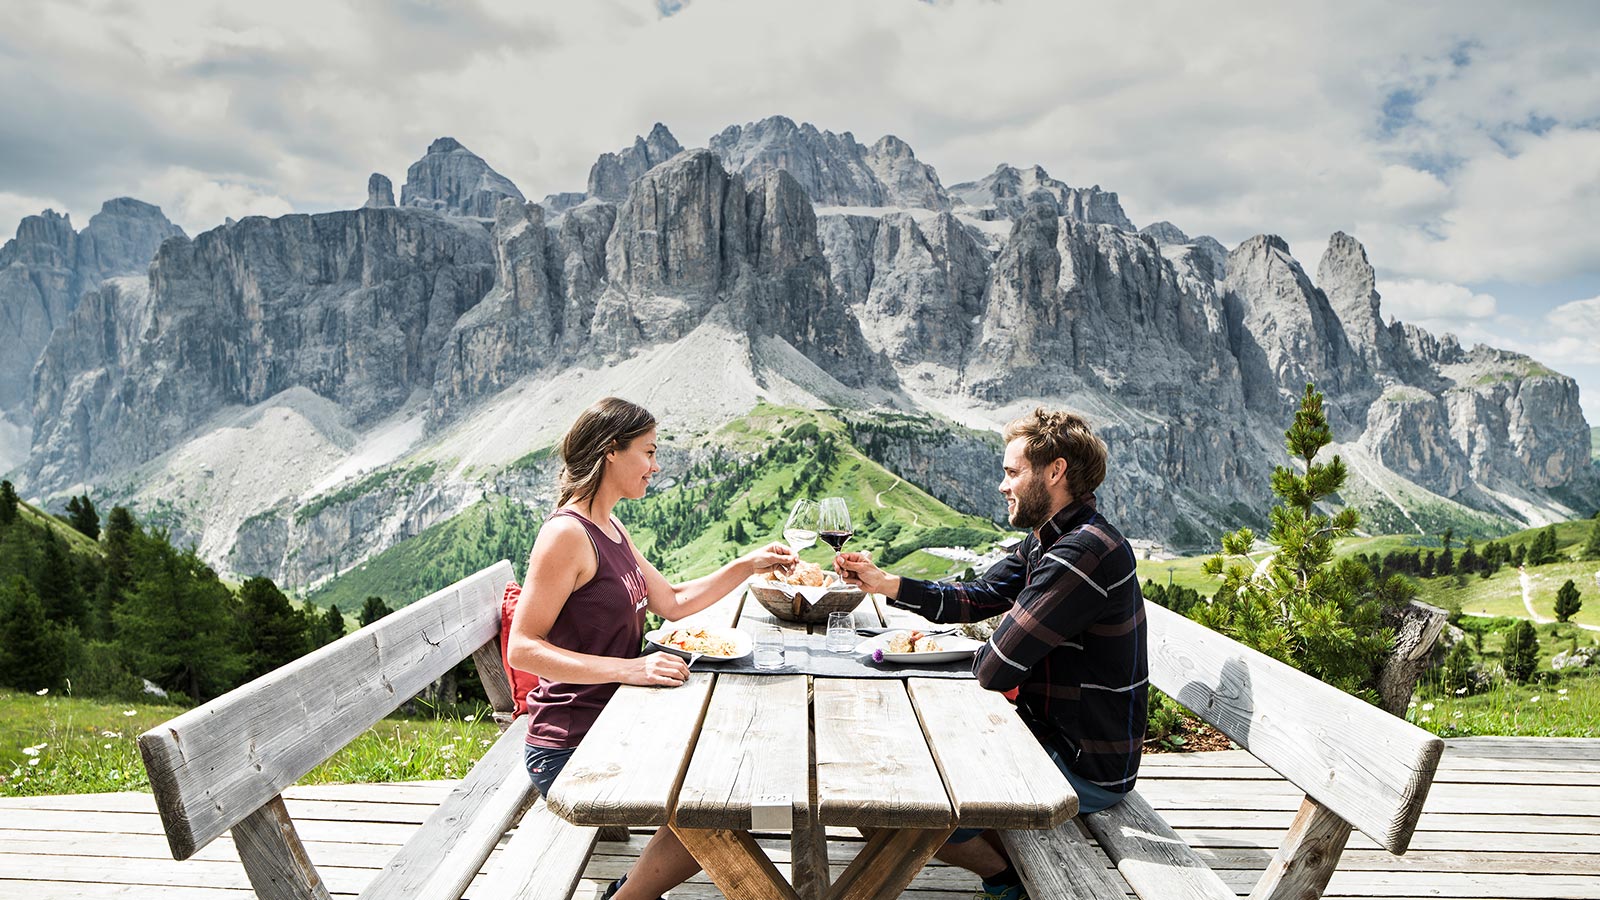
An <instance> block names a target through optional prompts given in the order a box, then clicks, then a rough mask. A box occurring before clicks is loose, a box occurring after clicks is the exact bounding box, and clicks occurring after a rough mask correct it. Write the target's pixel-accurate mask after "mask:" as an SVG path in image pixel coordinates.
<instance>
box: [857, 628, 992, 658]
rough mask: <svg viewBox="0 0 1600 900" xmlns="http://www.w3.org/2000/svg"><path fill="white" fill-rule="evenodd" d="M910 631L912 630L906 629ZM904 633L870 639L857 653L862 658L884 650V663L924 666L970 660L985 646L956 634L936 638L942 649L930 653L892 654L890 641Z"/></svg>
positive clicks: (859, 645)
mask: <svg viewBox="0 0 1600 900" xmlns="http://www.w3.org/2000/svg"><path fill="white" fill-rule="evenodd" d="M906 630H907V631H909V630H910V629H906ZM904 633H905V632H902V631H890V632H886V633H884V634H880V635H878V636H876V637H869V638H867V639H866V640H864V641H862V642H861V643H859V644H857V645H856V651H855V652H856V653H857V654H859V655H861V656H871V655H872V651H874V650H882V651H883V661H884V662H888V663H896V664H899V665H913V666H922V665H930V664H933V663H947V662H955V661H956V660H960V659H970V658H971V657H972V654H974V653H977V652H978V648H979V647H982V646H983V641H975V640H973V639H972V638H969V637H961V636H960V635H955V634H941V635H938V636H937V637H935V638H934V640H936V641H938V642H939V647H940V649H938V650H934V651H932V652H929V653H890V652H889V641H890V640H891V639H892V638H893V637H894V636H895V635H897V634H904Z"/></svg>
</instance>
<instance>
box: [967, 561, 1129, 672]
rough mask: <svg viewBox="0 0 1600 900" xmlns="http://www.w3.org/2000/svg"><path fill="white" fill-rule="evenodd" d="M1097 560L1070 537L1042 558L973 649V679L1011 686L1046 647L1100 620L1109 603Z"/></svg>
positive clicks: (1073, 636) (1071, 639)
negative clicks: (1098, 575) (988, 634)
mask: <svg viewBox="0 0 1600 900" xmlns="http://www.w3.org/2000/svg"><path fill="white" fill-rule="evenodd" d="M1100 563H1101V558H1100V556H1099V555H1098V554H1097V553H1096V552H1095V550H1094V549H1093V548H1092V547H1091V546H1089V545H1088V544H1087V542H1079V541H1071V540H1069V541H1063V542H1061V543H1058V544H1056V546H1054V547H1052V548H1051V549H1050V551H1049V552H1047V553H1045V554H1044V555H1043V556H1041V557H1040V559H1039V564H1038V565H1037V566H1036V567H1035V568H1034V570H1033V573H1032V577H1031V578H1030V579H1028V581H1027V583H1026V585H1025V586H1024V587H1023V588H1022V590H1021V592H1020V593H1019V594H1018V595H1017V600H1016V603H1015V604H1014V605H1013V606H1012V607H1011V609H1010V610H1009V611H1008V612H1007V613H1006V614H1005V616H1003V617H1002V618H1001V619H1000V623H999V625H998V626H997V627H996V628H995V630H994V634H993V635H992V636H991V637H990V638H989V641H988V643H986V644H984V645H983V647H982V648H981V649H979V650H978V655H977V658H976V659H975V660H974V661H973V667H972V668H973V672H974V673H975V674H976V675H977V676H978V683H979V684H982V685H983V686H984V687H986V688H988V689H990V690H993V691H1005V690H1010V689H1011V688H1014V687H1016V686H1017V685H1019V684H1021V683H1022V681H1023V679H1024V678H1025V677H1027V674H1028V671H1029V670H1030V669H1032V668H1033V667H1034V666H1035V665H1037V664H1038V663H1039V662H1040V661H1041V660H1043V659H1044V658H1045V657H1046V656H1048V655H1049V654H1050V651H1052V650H1054V649H1055V648H1057V647H1059V646H1061V645H1063V644H1068V643H1072V642H1075V641H1078V640H1079V638H1080V636H1081V635H1082V634H1083V632H1084V631H1085V630H1086V629H1087V628H1088V627H1089V626H1090V625H1093V624H1094V623H1095V622H1096V621H1098V620H1099V619H1101V618H1102V617H1103V616H1104V615H1105V614H1106V613H1107V611H1108V610H1109V608H1110V606H1111V602H1110V600H1109V599H1108V598H1107V591H1106V588H1105V586H1104V585H1101V584H1099V583H1097V579H1096V570H1097V569H1098V568H1099V566H1100ZM1102 574H1104V573H1102Z"/></svg>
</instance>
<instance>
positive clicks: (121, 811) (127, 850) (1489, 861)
mask: <svg viewBox="0 0 1600 900" xmlns="http://www.w3.org/2000/svg"><path fill="white" fill-rule="evenodd" d="M448 789H449V783H447V782H417V783H408V784H390V785H370V784H352V785H323V786H317V787H298V788H293V789H291V790H290V791H289V792H287V794H286V796H287V798H288V805H289V810H290V812H291V813H292V814H293V815H294V817H295V820H296V823H297V824H298V826H299V829H300V834H301V837H302V838H304V839H305V841H306V845H307V849H308V851H309V852H310V854H311V857H312V859H313V861H314V862H315V863H316V864H317V868H318V869H319V870H320V871H321V873H322V875H323V878H324V879H325V880H326V882H327V885H328V887H329V889H330V890H331V891H332V892H333V894H334V895H336V896H338V895H354V894H357V893H359V892H360V891H361V889H362V888H363V887H365V886H366V884H367V883H368V882H369V881H370V880H371V879H372V877H373V875H374V874H375V873H376V871H377V869H378V868H379V867H381V866H382V865H383V864H384V863H385V862H387V861H388V859H389V858H390V857H391V856H392V855H393V854H394V852H395V850H396V848H397V847H399V845H400V844H402V843H404V841H405V840H406V838H407V837H408V836H409V835H410V834H411V832H412V831H413V830H415V828H416V827H417V825H419V824H420V823H421V822H422V820H423V818H424V817H426V816H427V815H428V814H429V813H430V812H432V811H433V809H434V807H436V806H437V805H438V803H439V801H440V800H441V799H442V798H443V796H444V794H445V793H446V791H447V790H448ZM1139 790H1140V792H1141V793H1142V794H1144V796H1145V797H1146V799H1148V800H1149V801H1150V803H1151V805H1153V806H1154V807H1155V808H1156V809H1157V810H1159V811H1160V812H1161V813H1162V815H1163V816H1164V817H1165V818H1166V819H1167V821H1168V822H1170V823H1171V824H1172V826H1173V827H1174V828H1176V829H1177V831H1178V833H1179V834H1180V835H1182V836H1183V837H1184V838H1185V839H1187V840H1188V842H1189V843H1190V844H1191V845H1193V846H1194V847H1195V848H1197V849H1198V850H1199V851H1200V852H1201V854H1202V855H1203V856H1205V857H1206V859H1207V861H1208V862H1209V863H1210V864H1211V866H1212V867H1213V868H1214V869H1216V870H1217V872H1218V874H1220V875H1222V877H1223V878H1224V879H1225V880H1226V881H1227V882H1228V883H1229V884H1230V885H1232V886H1233V887H1234V888H1235V889H1236V890H1238V891H1240V892H1248V891H1249V888H1250V886H1251V885H1252V884H1253V883H1254V882H1255V880H1256V877H1257V876H1258V875H1259V873H1260V871H1261V869H1262V868H1263V867H1264V866H1265V865H1266V862H1267V859H1268V857H1269V855H1270V854H1271V851H1272V848H1274V847H1276V846H1278V844H1279V843H1280V842H1281V840H1282V838H1283V834H1284V832H1285V830H1287V828H1288V826H1289V821H1290V819H1291V818H1293V815H1294V811H1295V809H1296V808H1297V806H1298V805H1299V801H1300V797H1299V796H1298V795H1297V794H1296V793H1295V791H1294V789H1293V786H1292V785H1290V784H1288V783H1287V782H1285V781H1283V780H1282V779H1280V778H1278V777H1277V776H1276V775H1274V774H1273V773H1272V772H1271V771H1270V770H1268V769H1266V768H1264V767H1263V766H1261V764H1260V763H1258V762H1256V761H1255V759H1254V758H1252V757H1251V756H1250V755H1249V754H1247V753H1244V752H1243V751H1229V752H1224V753H1204V754H1192V753H1185V754H1172V755H1160V756H1147V757H1146V758H1145V762H1144V769H1143V771H1142V772H1141V777H1140V779H1139ZM830 835H833V831H832V829H830ZM647 836H648V831H636V832H635V833H634V834H633V835H632V837H631V839H630V840H629V841H627V842H626V843H622V842H602V843H600V844H599V845H598V847H597V848H596V851H595V855H594V857H593V859H592V860H591V862H590V865H589V868H588V870H587V871H586V872H585V878H584V881H583V882H582V883H581V885H580V886H579V888H578V891H577V893H576V894H575V895H574V897H575V898H577V900H590V898H592V897H596V896H598V894H599V890H600V888H603V887H604V885H605V884H606V882H607V881H609V880H610V879H612V878H615V877H617V876H618V875H620V874H621V873H622V872H624V871H625V870H626V869H627V867H628V865H629V864H630V862H631V861H632V859H633V858H634V857H635V856H637V855H638V853H639V850H640V848H642V847H643V846H644V842H645V839H646V837H647ZM763 844H764V846H765V847H766V848H767V850H768V853H769V854H770V855H771V856H772V857H773V859H774V860H776V861H777V862H778V863H779V866H780V868H781V869H784V870H785V871H787V866H786V863H787V862H788V841H787V838H786V837H781V838H779V837H775V838H774V839H773V840H770V841H764V842H763ZM860 846H861V840H860V838H859V836H858V835H856V834H855V832H854V831H852V830H849V829H842V830H840V831H839V832H838V833H837V835H836V838H835V840H833V841H830V843H829V857H830V859H831V860H832V862H833V864H834V866H835V867H836V869H835V871H836V873H837V871H838V870H840V869H842V867H843V865H844V864H845V863H847V862H849V860H850V859H851V858H852V857H853V856H854V854H855V852H856V851H857V850H858V849H859V848H860ZM493 862H494V860H493V859H491V860H490V865H492V864H493ZM486 868H487V867H486ZM977 885H978V882H977V880H976V879H975V878H973V877H972V876H971V875H969V874H967V873H966V872H963V871H961V870H959V869H951V868H948V867H945V866H942V865H934V866H930V867H929V868H928V869H927V870H925V871H924V872H923V873H922V874H921V875H920V876H919V877H918V878H917V880H916V881H915V882H913V883H912V886H911V889H910V890H909V891H907V892H906V893H905V894H904V895H903V896H904V897H905V898H907V900H958V898H961V900H965V898H968V897H971V896H972V892H973V891H974V890H975V889H976V888H977ZM252 896H253V895H252V894H251V893H250V888H249V882H248V881H247V880H246V878H245V874H244V869H243V868H242V867H241V866H240V865H239V860H238V857H237V855H236V854H235V852H234V848H233V845H232V842H231V840H230V839H229V838H227V837H223V838H219V839H218V840H217V841H215V842H214V843H212V844H211V845H210V846H208V847H206V848H205V849H204V850H202V851H201V852H200V853H199V854H197V855H196V856H195V857H194V858H193V859H190V860H187V861H185V862H181V863H180V862H175V861H174V860H173V859H172V858H171V855H170V854H169V852H168V850H167V842H166V838H165V836H164V835H163V834H162V832H161V823H160V821H159V819H158V818H157V816H156V812H155V804H154V801H153V800H152V799H151V797H150V795H148V794H133V793H125V794H78V795H71V796H57V797H26V798H6V799H0V897H28V898H37V900H65V898H84V900H88V898H101V897H133V898H138V897H149V898H152V900H157V898H159V900H247V898H250V897H252ZM467 896H468V897H469V898H470V897H471V896H472V893H471V891H470V890H469V891H468V893H467ZM721 896H722V895H721V893H719V892H718V891H717V890H716V888H715V887H714V886H712V885H711V884H710V883H709V882H707V881H705V880H704V879H703V878H702V879H697V880H696V881H692V882H690V883H689V884H687V885H685V886H683V887H682V888H679V889H678V890H675V891H673V892H672V894H671V897H672V898H673V900H701V898H705V900H709V898H717V897H721ZM1325 897H1326V898H1329V900H1334V898H1368V897H1383V898H1414V897H1453V898H1482V900H1488V898H1541V900H1600V739H1569V738H1465V739H1457V740H1452V741H1449V742H1448V744H1447V747H1446V750H1445V754H1444V759H1443V761H1442V763H1441V764H1440V768H1439V774H1438V777H1437V779H1436V780H1435V781H1434V785H1433V790H1432V793H1431V794H1430V796H1429V797H1428V802H1427V806H1426V811H1425V812H1424V814H1423V816H1422V821H1421V823H1420V825H1419V826H1418V829H1417V834H1416V837H1415V839H1414V840H1413V841H1412V843H1411V851H1410V852H1409V853H1407V854H1406V855H1405V856H1402V857H1394V856H1390V855H1389V854H1388V853H1386V852H1384V851H1382V850H1380V849H1378V848H1377V847H1376V845H1374V844H1373V843H1372V842H1371V841H1369V840H1368V839H1367V838H1366V837H1365V836H1363V835H1361V834H1360V833H1357V834H1355V835H1354V836H1353V837H1352V838H1351V840H1350V845H1349V848H1348V849H1347V850H1346V851H1345V853H1344V858H1343V861H1342V862H1341V864H1340V867H1339V872H1338V873H1337V874H1336V875H1335V876H1334V878H1333V881H1332V883H1331V884H1329V886H1328V891H1327V893H1326V895H1325Z"/></svg>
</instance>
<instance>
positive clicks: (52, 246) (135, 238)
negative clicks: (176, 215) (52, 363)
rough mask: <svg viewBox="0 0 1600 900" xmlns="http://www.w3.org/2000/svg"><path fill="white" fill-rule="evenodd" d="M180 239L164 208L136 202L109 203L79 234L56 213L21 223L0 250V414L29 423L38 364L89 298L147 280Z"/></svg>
mask: <svg viewBox="0 0 1600 900" xmlns="http://www.w3.org/2000/svg"><path fill="white" fill-rule="evenodd" d="M182 234H183V230H182V229H180V228H179V227H178V226H176V225H174V224H172V223H171V222H170V221H168V220H167V217H166V216H164V215H162V214H161V210H160V209H159V208H157V207H155V206H152V205H150V204H148V203H144V202H142V201H139V200H134V199H132V198H131V197H121V198H118V199H115V200H108V201H106V202H105V204H104V205H103V206H101V208H100V212H98V213H96V214H95V215H94V216H93V217H91V218H90V219H89V224H88V225H87V226H85V227H84V229H83V230H82V231H79V232H75V231H73V229H72V220H71V219H70V218H68V217H67V216H64V215H60V214H57V213H55V212H53V211H51V210H45V211H44V212H43V213H41V214H39V215H37V216H28V217H27V218H25V219H23V220H22V222H21V224H20V225H18V226H17V234H16V237H15V238H13V239H12V240H10V241H7V242H6V244H5V245H4V246H3V247H0V343H3V344H4V345H5V348H6V349H5V352H4V353H3V354H0V412H5V413H7V414H9V415H10V416H12V417H13V418H15V419H21V420H24V421H25V420H26V419H27V417H28V414H29V410H30V409H31V407H32V383H31V382H32V372H33V366H34V363H35V362H36V361H37V360H38V358H39V353H40V352H41V351H42V350H43V349H44V347H45V344H46V343H47V342H48V341H49V339H50V333H51V332H52V331H54V330H55V329H56V328H57V327H58V326H60V325H61V324H63V323H64V322H65V321H66V320H67V318H68V317H69V316H70V315H71V314H72V311H73V310H74V309H76V308H77V306H78V301H79V299H80V298H81V297H82V296H83V293H84V292H85V291H88V290H90V289H92V288H94V287H96V286H97V285H99V284H100V282H101V281H103V280H105V279H107V278H110V277H113V276H120V275H130V274H133V273H136V272H143V271H144V270H145V267H147V266H148V265H149V264H150V260H151V258H152V257H154V256H155V253H156V248H157V247H159V246H160V245H161V242H162V241H164V240H166V239H167V238H169V237H174V236H178V235H182Z"/></svg>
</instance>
